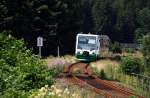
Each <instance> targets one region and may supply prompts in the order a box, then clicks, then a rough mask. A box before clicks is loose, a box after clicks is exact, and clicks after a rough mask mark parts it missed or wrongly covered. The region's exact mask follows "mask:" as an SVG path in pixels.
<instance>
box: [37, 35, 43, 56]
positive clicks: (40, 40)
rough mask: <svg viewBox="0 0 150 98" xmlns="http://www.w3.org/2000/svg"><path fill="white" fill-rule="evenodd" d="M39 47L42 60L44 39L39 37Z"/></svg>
mask: <svg viewBox="0 0 150 98" xmlns="http://www.w3.org/2000/svg"><path fill="white" fill-rule="evenodd" d="M37 46H38V47H39V57H40V58H41V56H42V46H43V37H40V36H39V37H38V38H37Z"/></svg>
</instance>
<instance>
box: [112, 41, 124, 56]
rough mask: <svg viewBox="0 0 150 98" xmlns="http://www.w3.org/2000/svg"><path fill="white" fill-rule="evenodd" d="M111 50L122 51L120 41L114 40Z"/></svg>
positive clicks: (114, 51)
mask: <svg viewBox="0 0 150 98" xmlns="http://www.w3.org/2000/svg"><path fill="white" fill-rule="evenodd" d="M110 51H112V52H113V53H122V50H121V47H120V45H119V43H118V42H114V43H113V44H111V45H110Z"/></svg>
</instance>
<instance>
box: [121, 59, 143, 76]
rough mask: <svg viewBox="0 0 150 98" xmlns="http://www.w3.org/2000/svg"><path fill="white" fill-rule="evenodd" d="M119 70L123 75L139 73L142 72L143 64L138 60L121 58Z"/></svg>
mask: <svg viewBox="0 0 150 98" xmlns="http://www.w3.org/2000/svg"><path fill="white" fill-rule="evenodd" d="M121 70H122V71H123V72H124V73H127V74H131V73H141V72H143V63H142V60H141V59H139V58H134V57H123V58H121Z"/></svg>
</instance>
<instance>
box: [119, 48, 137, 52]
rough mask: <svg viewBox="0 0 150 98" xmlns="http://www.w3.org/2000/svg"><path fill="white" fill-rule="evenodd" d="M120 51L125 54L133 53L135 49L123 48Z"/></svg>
mask: <svg viewBox="0 0 150 98" xmlns="http://www.w3.org/2000/svg"><path fill="white" fill-rule="evenodd" d="M122 51H124V52H127V53H135V49H133V48H123V49H122Z"/></svg>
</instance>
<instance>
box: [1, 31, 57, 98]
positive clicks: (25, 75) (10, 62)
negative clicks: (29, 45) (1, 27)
mask: <svg viewBox="0 0 150 98" xmlns="http://www.w3.org/2000/svg"><path fill="white" fill-rule="evenodd" d="M54 74H55V70H52V69H51V70H50V69H48V68H47V67H46V66H45V65H43V62H42V61H41V60H40V59H39V58H38V57H37V56H36V55H33V54H32V52H31V51H30V50H28V49H26V47H25V45H24V41H23V40H17V39H16V38H14V37H11V36H7V35H6V34H4V33H0V97H2V98H20V97H21V98H22V97H27V96H28V95H29V91H31V90H34V89H39V88H41V87H43V86H44V85H51V84H53V80H52V76H53V75H54Z"/></svg>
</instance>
